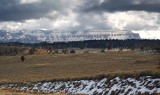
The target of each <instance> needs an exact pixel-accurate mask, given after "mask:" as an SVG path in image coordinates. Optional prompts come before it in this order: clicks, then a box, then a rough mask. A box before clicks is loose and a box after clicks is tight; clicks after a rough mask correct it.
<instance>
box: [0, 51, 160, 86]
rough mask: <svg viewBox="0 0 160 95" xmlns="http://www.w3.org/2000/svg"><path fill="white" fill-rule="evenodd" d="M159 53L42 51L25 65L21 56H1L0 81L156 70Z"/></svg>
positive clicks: (29, 58) (32, 56) (29, 80)
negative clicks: (63, 53)
mask: <svg viewBox="0 0 160 95" xmlns="http://www.w3.org/2000/svg"><path fill="white" fill-rule="evenodd" d="M97 51H100V49H99V50H97ZM159 56H160V55H158V54H147V53H144V54H139V53H138V52H136V51H127V52H123V51H122V52H114V51H113V52H112V51H108V52H107V53H87V54H86V53H82V54H78V53H76V54H74V55H72V54H71V55H60V54H55V55H54V54H53V55H50V54H47V55H46V54H42V55H41V54H40V55H26V56H25V58H26V59H27V60H25V64H21V60H20V59H19V58H20V56H0V60H1V63H0V83H2V82H25V83H26V82H35V81H41V80H53V79H57V80H59V79H65V78H66V79H68V78H69V79H74V78H84V77H86V78H87V77H88V78H90V77H92V76H98V75H115V74H118V75H121V74H122V75H123V74H131V75H134V74H137V73H140V72H146V71H150V72H151V73H156V72H159V69H158V68H156V67H157V64H158V60H159ZM146 59H147V60H146ZM136 60H138V61H139V62H144V61H145V64H135V62H136ZM8 70H9V71H8ZM4 72H5V73H4ZM11 72H12V73H11Z"/></svg>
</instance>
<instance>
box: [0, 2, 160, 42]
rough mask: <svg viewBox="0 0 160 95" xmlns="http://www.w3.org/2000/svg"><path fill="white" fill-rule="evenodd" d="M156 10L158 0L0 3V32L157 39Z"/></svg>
mask: <svg viewBox="0 0 160 95" xmlns="http://www.w3.org/2000/svg"><path fill="white" fill-rule="evenodd" d="M159 6H160V1H159V0H69V1H68V0H1V3H0V29H13V30H17V29H54V30H59V31H67V32H73V31H82V30H86V29H96V30H131V31H134V32H137V33H140V34H141V36H142V37H143V38H158V39H160V36H159V34H160V32H158V31H159V30H160V7H159ZM155 34H156V35H155Z"/></svg>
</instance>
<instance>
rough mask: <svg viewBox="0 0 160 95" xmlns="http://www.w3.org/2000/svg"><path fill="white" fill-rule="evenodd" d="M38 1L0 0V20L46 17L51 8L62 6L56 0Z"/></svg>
mask: <svg viewBox="0 0 160 95" xmlns="http://www.w3.org/2000/svg"><path fill="white" fill-rule="evenodd" d="M39 1H40V2H34V3H24V4H21V3H20V0H1V1H0V21H21V20H26V19H39V18H41V17H46V16H47V14H48V13H50V12H52V11H53V10H61V9H63V8H64V7H63V6H62V5H61V4H62V3H61V2H60V1H57V0H39Z"/></svg>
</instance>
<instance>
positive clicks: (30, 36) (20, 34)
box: [0, 30, 141, 43]
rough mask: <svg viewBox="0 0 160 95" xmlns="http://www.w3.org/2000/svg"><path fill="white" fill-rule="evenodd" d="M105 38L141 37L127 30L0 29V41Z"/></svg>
mask: <svg viewBox="0 0 160 95" xmlns="http://www.w3.org/2000/svg"><path fill="white" fill-rule="evenodd" d="M105 39H119V40H124V39H141V38H140V36H139V34H136V33H133V32H131V31H128V30H121V31H108V30H85V31H79V32H76V31H75V32H58V31H56V30H14V31H12V30H0V42H23V43H39V42H44V41H45V42H68V41H85V40H105Z"/></svg>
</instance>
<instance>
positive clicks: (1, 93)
mask: <svg viewBox="0 0 160 95" xmlns="http://www.w3.org/2000/svg"><path fill="white" fill-rule="evenodd" d="M0 95H65V94H58V93H54V94H53V93H52V94H38V93H26V92H21V91H12V90H4V89H0Z"/></svg>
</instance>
